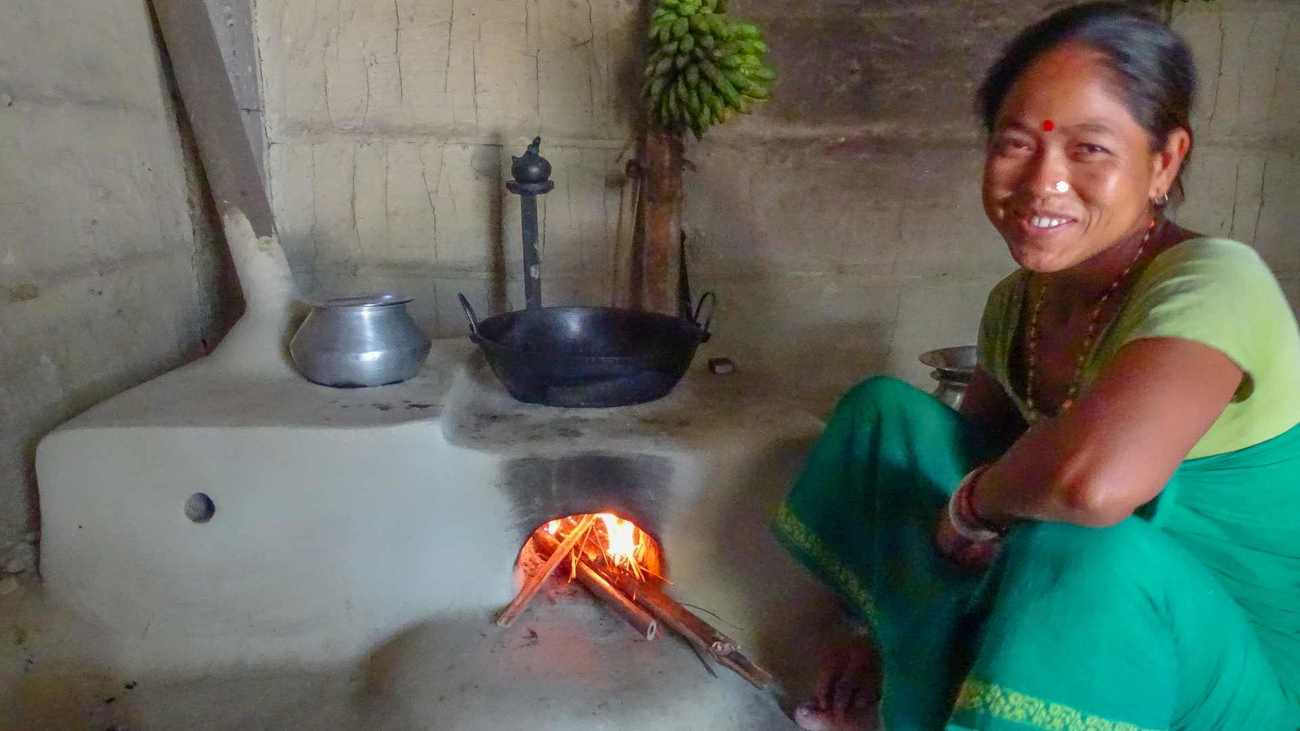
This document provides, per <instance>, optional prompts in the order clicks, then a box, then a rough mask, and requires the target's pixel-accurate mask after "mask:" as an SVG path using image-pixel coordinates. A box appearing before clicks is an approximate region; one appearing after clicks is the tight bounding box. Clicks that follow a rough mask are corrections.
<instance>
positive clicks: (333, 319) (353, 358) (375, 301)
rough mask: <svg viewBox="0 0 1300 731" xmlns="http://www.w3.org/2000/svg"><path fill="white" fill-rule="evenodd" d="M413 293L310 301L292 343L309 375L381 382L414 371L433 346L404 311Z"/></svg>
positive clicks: (331, 381)
mask: <svg viewBox="0 0 1300 731" xmlns="http://www.w3.org/2000/svg"><path fill="white" fill-rule="evenodd" d="M410 301H411V298H410V297H399V296H397V295H394V294H378V295H367V296H362V297H340V298H335V299H329V300H325V301H323V302H320V303H316V304H314V305H313V306H312V310H311V314H309V315H308V316H307V319H306V320H304V321H303V323H302V326H301V327H299V328H298V332H297V333H295V334H294V336H293V340H292V341H290V343H289V353H290V355H292V356H293V362H294V364H295V365H297V366H298V370H299V371H300V372H301V373H302V374H303V375H304V376H306V377H307V380H309V381H312V382H314V383H319V384H321V385H323V386H335V387H338V388H354V387H358V386H382V385H384V384H388V383H398V382H399V381H405V380H406V379H408V378H410V377H411V376H413V375H415V373H416V371H418V370H419V369H420V365H421V364H422V363H424V359H425V358H427V357H428V355H429V347H430V345H431V343H430V341H429V337H428V336H427V335H425V334H424V331H422V330H421V329H420V328H419V326H418V325H416V324H415V320H413V319H411V314H410V313H409V312H407V310H406V303H407V302H410Z"/></svg>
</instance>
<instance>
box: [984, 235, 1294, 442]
mask: <svg viewBox="0 0 1300 731" xmlns="http://www.w3.org/2000/svg"><path fill="white" fill-rule="evenodd" d="M1028 279H1029V277H1028V272H1027V271H1026V270H1023V269H1021V270H1019V271H1016V272H1014V273H1013V274H1011V275H1010V276H1008V277H1007V278H1005V279H1003V280H1002V281H1001V282H999V283H998V285H997V286H996V287H994V288H993V291H992V293H990V295H989V298H988V303H987V305H986V306H985V308H984V318H983V320H982V321H981V323H980V334H979V363H980V366H981V367H982V368H984V370H986V371H987V372H988V373H990V374H991V375H992V376H993V377H994V378H996V379H997V381H998V383H1000V384H1002V388H1003V389H1004V390H1005V391H1006V393H1007V395H1008V396H1009V397H1010V398H1011V400H1012V401H1013V402H1014V403H1015V405H1016V407H1017V408H1019V409H1020V413H1021V414H1022V415H1024V416H1026V417H1027V416H1028V410H1027V409H1026V407H1025V403H1024V400H1023V398H1022V396H1021V393H1020V392H1019V391H1018V390H1017V389H1016V388H1013V387H1012V385H1011V379H1010V376H1009V371H1010V367H1009V364H1010V354H1011V352H1012V346H1013V344H1014V343H1015V339H1016V337H1017V330H1018V328H1019V322H1020V319H1021V318H1020V313H1021V309H1022V303H1023V301H1024V297H1025V287H1026V283H1027V282H1028ZM1158 337H1173V338H1183V339H1185V340H1194V341H1196V342H1198V343H1204V344H1205V345H1208V346H1210V347H1212V348H1214V349H1216V350H1218V351H1220V352H1222V353H1224V354H1225V355H1227V356H1228V357H1229V358H1231V359H1232V360H1233V362H1234V363H1236V364H1237V365H1238V366H1239V367H1240V368H1241V370H1242V371H1243V372H1244V373H1245V374H1246V375H1245V378H1244V379H1242V383H1241V386H1240V387H1239V388H1238V389H1237V393H1236V395H1235V396H1234V397H1233V399H1232V403H1230V404H1229V405H1228V407H1227V408H1226V409H1224V411H1223V414H1222V415H1220V416H1219V418H1218V420H1217V421H1215V422H1214V425H1213V426H1211V427H1210V430H1209V431H1208V432H1206V434H1205V436H1203V437H1202V438H1201V440H1200V441H1199V442H1197V443H1196V445H1195V446H1194V447H1192V450H1191V452H1189V453H1188V455H1187V456H1188V458H1189V459H1192V458H1197V457H1207V456H1210V455H1215V454H1221V453H1225V452H1232V451H1235V450H1238V449H1243V448H1245V447H1249V446H1251V445H1254V444H1259V443H1261V442H1264V441H1267V440H1269V439H1272V438H1273V437H1276V436H1278V435H1279V434H1282V433H1283V432H1285V431H1287V430H1288V429H1290V428H1291V427H1293V426H1295V425H1296V424H1297V422H1300V329H1298V328H1297V325H1296V318H1295V315H1294V314H1293V313H1292V310H1291V306H1290V305H1289V304H1288V303H1287V300H1286V296H1285V295H1284V294H1283V292H1282V289H1281V287H1279V286H1278V283H1277V279H1275V278H1274V277H1273V273H1272V272H1271V271H1269V269H1268V266H1267V265H1266V264H1265V263H1264V262H1263V261H1262V260H1261V259H1260V258H1259V255H1258V254H1256V253H1255V250H1254V249H1252V248H1250V247H1249V246H1246V245H1245V244H1242V243H1240V242H1237V241H1232V240H1229V239H1216V238H1198V239H1190V240H1188V241H1184V242H1182V243H1180V244H1178V245H1176V246H1173V247H1172V248H1170V249H1168V250H1166V251H1163V252H1161V253H1160V254H1159V255H1157V256H1156V257H1155V258H1154V259H1152V260H1151V262H1150V264H1149V265H1148V266H1147V267H1146V269H1145V270H1143V271H1142V272H1141V273H1140V274H1139V276H1138V279H1137V281H1136V282H1135V283H1134V285H1133V287H1132V290H1131V291H1130V293H1129V296H1128V299H1127V300H1126V302H1125V303H1124V305H1123V307H1122V308H1121V310H1120V312H1119V315H1118V316H1117V317H1116V318H1115V320H1114V322H1113V323H1112V324H1111V325H1110V327H1109V328H1108V329H1107V330H1106V331H1105V332H1104V333H1103V334H1102V336H1101V337H1100V338H1099V339H1098V341H1097V343H1096V345H1095V346H1094V347H1093V350H1092V352H1091V353H1089V354H1088V356H1087V359H1086V362H1085V365H1084V369H1083V373H1082V378H1081V380H1082V383H1081V388H1082V390H1086V389H1087V386H1088V384H1089V383H1091V382H1092V381H1093V380H1095V379H1096V377H1097V375H1098V373H1099V372H1100V371H1101V369H1102V368H1103V367H1104V366H1105V365H1106V363H1107V362H1109V361H1110V359H1111V358H1112V357H1113V356H1114V355H1115V353H1117V352H1118V351H1119V349H1120V348H1121V347H1123V346H1124V345H1125V344H1127V343H1130V342H1132V341H1134V340H1139V339H1142V338H1158Z"/></svg>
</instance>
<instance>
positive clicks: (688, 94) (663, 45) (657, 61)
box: [643, 0, 776, 139]
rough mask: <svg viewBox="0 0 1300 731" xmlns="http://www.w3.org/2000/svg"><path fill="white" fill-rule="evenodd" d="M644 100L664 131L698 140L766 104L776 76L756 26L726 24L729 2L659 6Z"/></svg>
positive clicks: (663, 0)
mask: <svg viewBox="0 0 1300 731" xmlns="http://www.w3.org/2000/svg"><path fill="white" fill-rule="evenodd" d="M650 45H651V52H650V56H649V58H648V59H647V60H646V68H645V88H644V90H643V91H644V95H645V98H646V100H647V101H648V102H649V105H650V107H649V109H650V116H651V118H652V119H654V121H655V122H657V123H658V125H659V126H660V127H662V128H663V129H666V130H671V131H674V132H678V133H684V132H685V131H686V130H687V129H689V130H691V131H692V132H694V133H695V137H696V139H699V138H700V137H701V136H702V135H703V134H704V131H705V130H706V129H708V128H709V126H711V125H714V124H717V123H719V122H725V121H727V120H728V119H730V118H731V116H732V114H734V113H735V112H741V113H743V114H748V113H749V111H750V108H751V107H752V105H753V104H755V103H758V102H762V101H765V100H767V98H768V86H769V84H771V82H772V80H774V79H775V78H776V72H774V71H773V70H772V69H771V68H769V67H768V66H766V65H764V63H763V57H764V56H765V55H766V54H767V44H766V43H764V42H763V34H762V32H761V31H760V30H759V29H758V26H755V25H752V24H750V23H736V22H732V21H731V20H729V19H728V18H727V14H726V0H659V4H658V7H657V8H656V9H655V11H654V14H653V15H652V16H651V17H650Z"/></svg>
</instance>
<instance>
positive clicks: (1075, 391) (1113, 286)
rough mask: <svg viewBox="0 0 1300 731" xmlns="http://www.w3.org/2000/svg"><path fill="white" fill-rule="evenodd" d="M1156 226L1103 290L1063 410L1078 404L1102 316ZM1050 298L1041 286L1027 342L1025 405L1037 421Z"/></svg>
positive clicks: (1081, 349)
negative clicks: (1042, 315)
mask: <svg viewBox="0 0 1300 731" xmlns="http://www.w3.org/2000/svg"><path fill="white" fill-rule="evenodd" d="M1155 227H1156V221H1155V219H1154V218H1153V219H1151V223H1150V224H1148V225H1147V230H1146V233H1145V234H1144V235H1143V236H1142V243H1140V244H1138V248H1137V252H1136V253H1135V254H1133V260H1132V261H1130V262H1129V263H1128V266H1126V267H1124V271H1122V272H1120V273H1119V276H1117V277H1115V281H1113V282H1111V283H1110V286H1109V287H1107V288H1106V291H1105V292H1104V293H1102V295H1101V299H1099V300H1097V304H1096V306H1095V307H1093V308H1092V314H1091V315H1090V316H1089V318H1088V330H1087V333H1086V334H1085V335H1084V337H1083V344H1082V346H1081V347H1080V348H1079V355H1078V357H1077V358H1075V361H1074V376H1073V378H1071V379H1070V387H1069V389H1068V390H1067V391H1066V394H1065V400H1064V401H1062V402H1061V407H1060V410H1059V411H1058V412H1057V413H1060V412H1061V411H1065V410H1067V409H1069V408H1070V407H1071V406H1073V405H1074V400H1075V398H1077V397H1078V395H1079V388H1080V386H1081V382H1082V380H1083V367H1084V365H1085V363H1086V362H1087V359H1088V354H1089V353H1090V352H1091V351H1092V345H1093V340H1094V339H1095V338H1096V337H1097V332H1098V326H1099V325H1100V324H1101V315H1102V312H1103V311H1104V310H1105V307H1106V302H1107V301H1108V300H1109V299H1110V298H1111V297H1112V296H1113V295H1114V294H1115V292H1117V291H1118V290H1119V287H1120V285H1121V284H1123V283H1124V279H1125V278H1126V277H1128V274H1129V272H1130V271H1132V270H1133V267H1134V266H1136V265H1137V263H1138V260H1139V259H1141V258H1142V253H1143V252H1144V251H1146V247H1147V243H1148V242H1149V241H1150V240H1151V232H1152V231H1153V230H1154V229H1155ZM1046 299H1047V285H1046V284H1043V285H1042V286H1040V287H1039V288H1038V297H1037V298H1036V301H1035V302H1034V305H1033V309H1032V310H1030V315H1029V332H1028V338H1027V340H1028V342H1027V343H1026V345H1027V347H1026V358H1027V360H1028V368H1027V369H1026V371H1027V373H1026V374H1025V406H1026V407H1027V408H1028V410H1029V414H1030V421H1037V420H1038V418H1040V417H1041V414H1040V412H1039V411H1038V408H1037V407H1036V406H1035V404H1034V383H1035V382H1036V381H1037V380H1038V313H1039V312H1040V311H1041V310H1042V309H1043V301H1044V300H1046Z"/></svg>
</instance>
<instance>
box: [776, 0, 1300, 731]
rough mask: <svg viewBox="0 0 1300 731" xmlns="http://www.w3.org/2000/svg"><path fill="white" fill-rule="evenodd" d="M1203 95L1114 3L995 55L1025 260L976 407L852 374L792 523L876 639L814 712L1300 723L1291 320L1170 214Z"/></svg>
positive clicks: (808, 715)
mask: <svg viewBox="0 0 1300 731" xmlns="http://www.w3.org/2000/svg"><path fill="white" fill-rule="evenodd" d="M1194 87H1195V74H1194V70H1193V67H1192V61H1191V56H1190V53H1189V52H1188V50H1187V48H1186V46H1185V45H1184V43H1183V42H1182V40H1181V39H1179V38H1178V37H1177V36H1176V35H1174V34H1173V33H1172V32H1171V31H1170V30H1169V29H1168V28H1167V27H1165V26H1164V25H1163V24H1161V23H1160V22H1159V21H1157V20H1155V19H1153V18H1151V17H1149V16H1148V15H1146V14H1144V13H1142V12H1139V11H1136V10H1133V9H1129V8H1126V7H1125V6H1123V5H1120V4H1118V3H1094V4H1088V5H1084V6H1078V7H1074V8H1070V9H1066V10H1064V11H1061V12H1059V13H1057V14H1055V15H1053V16H1051V17H1049V18H1048V19H1046V20H1045V21H1043V22H1041V23H1039V24H1038V25H1035V26H1033V27H1031V28H1029V29H1027V30H1026V31H1025V32H1024V33H1022V34H1021V36H1020V37H1019V38H1017V39H1016V40H1015V41H1014V42H1013V43H1012V44H1011V45H1010V46H1009V47H1008V49H1007V50H1006V52H1005V55H1004V56H1003V57H1002V59H1001V60H1000V61H998V63H997V64H996V65H995V66H994V67H993V68H992V70H991V71H990V73H989V75H988V78H987V79H986V81H985V82H984V84H983V86H982V88H981V90H980V102H981V108H982V111H983V116H984V122H985V125H986V128H987V131H988V147H987V160H986V165H985V174H984V184H983V187H984V205H985V210H986V211H987V213H988V217H989V219H990V221H992V223H993V225H994V226H995V227H996V228H997V229H998V231H999V232H1000V233H1001V234H1002V235H1003V237H1004V238H1005V239H1006V242H1007V245H1008V247H1009V249H1010V252H1011V256H1012V257H1013V258H1014V259H1015V261H1016V263H1017V264H1019V265H1020V269H1019V270H1018V271H1017V272H1015V273H1014V274H1012V275H1011V276H1009V277H1008V278H1007V279H1005V280H1004V281H1002V282H1001V283H1000V284H999V285H998V286H997V287H996V288H995V289H994V290H993V292H992V293H991V295H990V296H989V299H988V304H987V306H986V309H985V312H984V318H983V321H982V323H981V327H980V337H979V364H980V365H979V368H978V370H977V372H976V377H975V380H974V382H973V383H972V384H971V386H970V388H969V390H968V391H967V394H966V399H965V401H964V403H963V405H962V410H961V413H960V414H958V413H956V412H954V411H952V410H950V409H948V408H946V407H945V406H942V405H941V404H939V402H937V401H935V400H934V399H932V398H930V397H928V396H927V395H925V394H923V393H921V392H919V391H917V390H915V389H913V388H912V387H910V386H907V385H905V384H902V383H901V382H898V381H894V380H890V379H872V380H870V381H867V382H866V383H864V384H861V385H860V386H858V387H857V388H855V389H854V390H853V391H851V392H850V393H849V394H848V395H847V396H846V397H845V398H844V399H843V400H842V401H841V403H840V404H839V406H838V407H837V409H836V412H835V414H834V416H833V417H832V419H831V421H830V423H829V424H828V426H827V429H826V432H825V434H824V435H823V437H822V438H821V440H820V441H819V443H818V445H817V447H816V448H815V449H814V451H813V453H812V454H811V455H810V458H809V462H808V464H807V466H806V467H805V471H804V474H803V475H802V476H801V477H800V479H799V481H798V482H797V483H796V485H795V487H794V488H793V490H792V492H791V494H790V496H789V498H788V500H787V502H786V504H785V505H784V506H783V507H782V509H781V512H780V514H779V515H778V517H777V519H776V523H775V529H776V531H777V533H778V535H779V536H780V537H781V538H782V540H783V541H784V543H785V544H786V545H787V546H788V547H789V548H790V550H791V551H792V552H793V553H794V554H795V555H796V557H798V558H799V559H800V560H802V561H803V562H804V563H806V564H807V565H808V566H809V567H811V568H812V569H813V570H814V571H816V572H817V573H818V574H819V575H820V576H821V577H822V578H823V579H825V580H826V581H827V582H828V583H829V584H831V585H832V586H833V587H834V588H835V589H836V590H837V591H838V592H839V593H840V594H841V596H842V597H843V598H844V599H845V601H846V602H847V603H848V604H849V605H850V606H851V607H852V608H853V609H854V610H855V611H856V613H857V614H858V615H860V617H861V619H862V620H864V624H865V625H866V627H867V629H868V630H869V638H868V639H864V640H863V641H861V642H860V643H857V644H854V645H852V646H850V647H848V648H842V649H841V650H840V651H839V652H838V653H837V654H836V655H834V656H833V657H832V658H831V659H830V660H829V661H828V662H827V665H826V666H825V670H824V673H823V678H822V680H821V682H820V686H819V688H818V690H817V693H816V697H815V698H814V699H813V700H811V701H809V702H808V703H806V704H804V705H803V706H801V707H800V708H799V709H798V710H797V711H796V720H797V721H798V722H799V724H800V725H801V726H803V727H804V728H808V729H838V728H870V727H872V726H874V725H875V724H876V722H877V720H876V719H877V713H878V714H879V718H880V720H881V721H883V723H884V726H885V727H886V728H888V729H890V730H891V731H900V730H907V729H939V728H948V729H975V728H978V729H1004V728H1005V729H1026V728H1042V729H1065V730H1069V731H1073V730H1074V729H1089V730H1093V729H1126V730H1137V729H1250V730H1255V729H1259V730H1265V729H1287V730H1288V731H1289V730H1292V729H1297V728H1300V426H1297V422H1300V333H1298V331H1297V326H1296V321H1295V318H1294V315H1293V314H1292V312H1291V309H1290V307H1289V306H1288V305H1287V303H1286V300H1285V298H1284V296H1283V295H1282V293H1281V290H1280V288H1279V287H1278V285H1277V282H1276V280H1275V279H1274V278H1273V276H1272V274H1271V273H1270V272H1269V271H1268V269H1267V267H1266V266H1265V265H1264V264H1263V263H1262V262H1261V261H1260V259H1259V258H1258V256H1256V255H1255V253H1254V252H1253V251H1252V250H1251V249H1249V248H1248V247H1246V246H1245V245H1244V244H1240V243H1237V242H1233V241H1228V240H1225V239H1214V238H1207V237H1203V236H1200V235H1199V234H1195V233H1192V232H1189V231H1185V230H1183V229H1181V228H1179V227H1178V226H1177V225H1175V224H1174V223H1172V222H1171V221H1169V220H1167V219H1166V218H1165V217H1164V215H1163V211H1164V207H1165V205H1166V204H1167V203H1168V201H1169V198H1170V196H1171V195H1172V196H1174V197H1177V196H1178V193H1179V192H1180V190H1179V175H1180V172H1181V170H1182V167H1183V164H1184V162H1185V161H1186V159H1187V156H1188V154H1189V152H1190V151H1191V147H1192V135H1191V131H1190V126H1189V121H1188V116H1189V110H1190V107H1191V98H1192V93H1193V89H1194ZM936 526H937V528H936ZM882 675H883V688H882V687H881V686H882V683H881V676H882ZM882 691H883V696H882V695H881V693H882Z"/></svg>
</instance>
